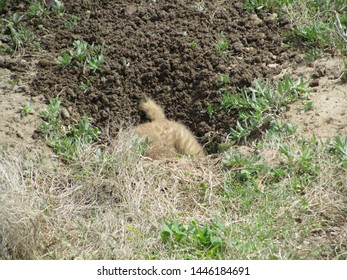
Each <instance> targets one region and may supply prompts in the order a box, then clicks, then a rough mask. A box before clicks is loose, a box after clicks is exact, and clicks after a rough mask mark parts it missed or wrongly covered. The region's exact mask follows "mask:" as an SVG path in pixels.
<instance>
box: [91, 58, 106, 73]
mask: <svg viewBox="0 0 347 280" xmlns="http://www.w3.org/2000/svg"><path fill="white" fill-rule="evenodd" d="M104 61H105V60H104V56H103V55H102V54H99V55H98V56H96V57H93V56H92V57H88V58H87V65H88V68H89V69H90V70H92V71H93V72H96V71H97V70H100V69H101V65H102V64H103V63H104Z"/></svg>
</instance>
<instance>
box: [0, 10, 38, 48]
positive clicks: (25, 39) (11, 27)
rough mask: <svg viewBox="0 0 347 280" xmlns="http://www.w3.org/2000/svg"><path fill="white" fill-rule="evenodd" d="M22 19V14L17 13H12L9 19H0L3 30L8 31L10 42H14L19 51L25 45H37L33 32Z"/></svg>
mask: <svg viewBox="0 0 347 280" xmlns="http://www.w3.org/2000/svg"><path fill="white" fill-rule="evenodd" d="M23 19H24V16H23V15H19V14H17V13H15V14H13V15H12V17H11V18H10V19H0V22H1V23H2V24H3V29H4V32H7V31H9V33H10V35H11V37H10V38H11V42H12V43H13V44H14V46H15V47H14V48H15V50H16V51H19V50H20V49H22V48H24V47H25V46H33V47H35V48H38V46H39V45H38V42H37V41H36V40H35V39H36V38H35V35H34V33H33V32H31V31H30V30H29V29H28V28H27V27H26V26H25V25H24V24H22V21H23Z"/></svg>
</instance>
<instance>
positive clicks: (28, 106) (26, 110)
mask: <svg viewBox="0 0 347 280" xmlns="http://www.w3.org/2000/svg"><path fill="white" fill-rule="evenodd" d="M19 110H20V114H21V116H22V117H26V116H28V115H29V114H31V113H32V111H33V110H32V108H31V104H30V102H26V103H25V104H24V105H23V106H21V107H20V108H19Z"/></svg>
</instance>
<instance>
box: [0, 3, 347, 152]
mask: <svg viewBox="0 0 347 280" xmlns="http://www.w3.org/2000/svg"><path fill="white" fill-rule="evenodd" d="M230 2H231V3H227V2H225V1H223V3H224V4H221V3H222V2H221V3H220V4H207V3H206V5H205V6H204V11H201V10H199V9H198V7H196V6H194V5H193V2H192V3H191V4H190V5H187V3H185V2H184V1H176V2H174V3H170V4H168V3H165V2H160V1H159V2H157V3H154V2H153V1H148V2H146V1H139V2H138V3H132V4H126V3H124V2H117V1H112V2H110V3H104V2H92V3H91V2H86V1H75V2H74V3H66V10H67V11H68V13H69V14H70V15H71V16H73V15H75V16H78V23H77V26H76V27H75V28H73V29H71V30H70V29H68V28H66V27H65V26H64V20H63V19H61V18H54V16H53V19H52V18H51V17H49V18H47V17H41V18H38V19H36V18H34V19H33V20H32V21H33V24H35V25H39V26H43V28H41V29H39V30H37V31H36V32H37V33H38V40H39V41H40V45H41V48H42V51H41V52H40V53H39V54H38V53H35V55H30V54H27V55H26V56H25V57H24V58H23V57H20V58H18V59H16V58H15V57H6V56H5V57H3V58H2V60H1V69H2V70H1V71H2V72H3V76H4V77H5V78H4V79H2V83H3V85H2V88H3V90H2V93H1V94H2V99H4V101H3V102H2V106H3V108H4V109H2V110H3V111H5V112H7V113H6V114H5V118H3V119H2V120H1V122H2V123H1V126H2V127H4V128H5V129H4V130H3V132H2V133H3V134H5V135H2V139H3V141H4V143H8V142H11V141H13V139H14V140H16V138H18V140H19V139H21V140H22V141H21V142H23V138H25V140H26V141H24V142H28V144H29V143H33V142H35V141H33V140H32V137H31V136H32V135H35V134H34V133H33V132H34V131H35V129H36V128H37V122H35V121H33V120H34V117H30V118H22V119H20V116H19V115H18V114H17V109H18V107H20V105H23V104H25V102H26V101H29V102H30V103H31V104H33V106H34V111H35V112H36V113H39V111H40V110H39V108H40V107H41V105H38V107H37V108H35V104H36V102H37V101H39V102H42V101H44V102H47V101H48V100H49V99H50V98H53V97H55V96H59V98H60V99H61V100H62V104H63V106H65V107H66V108H67V109H68V110H69V111H70V115H71V116H72V118H73V119H78V118H79V116H80V115H81V114H83V113H87V114H88V115H89V116H91V117H92V119H93V122H94V124H95V125H97V126H98V127H99V128H100V130H101V132H102V134H103V136H111V137H114V136H115V134H116V133H117V131H118V130H119V127H120V124H121V125H123V126H126V125H128V124H134V125H136V124H138V123H139V122H143V121H144V115H143V114H141V112H139V109H138V104H139V101H140V100H141V99H143V98H144V97H146V96H149V97H151V98H153V99H154V100H156V101H157V102H158V103H160V104H161V105H162V106H163V107H164V108H165V112H166V114H167V116H168V117H169V118H171V119H174V120H178V121H181V122H183V123H184V124H186V125H187V126H188V127H189V128H190V129H191V130H192V131H193V133H194V134H195V135H196V136H197V137H199V139H200V141H201V142H202V143H203V144H207V148H209V146H208V144H210V143H211V142H217V143H221V142H223V141H224V140H225V138H226V136H227V135H228V133H229V132H230V128H231V127H233V125H234V124H235V116H236V115H237V112H235V111H234V112H233V111H232V112H225V111H223V110H221V109H220V108H219V106H218V104H219V101H220V98H221V94H220V93H219V92H218V89H220V88H221V84H220V82H219V77H220V76H221V75H228V76H229V77H230V80H231V82H230V83H231V85H232V88H233V89H234V90H235V91H237V89H238V88H243V87H245V86H249V85H250V84H251V82H252V81H253V80H254V79H256V78H267V79H271V78H272V77H273V76H274V75H279V74H280V73H281V72H282V73H283V72H288V67H289V66H288V65H287V64H288V62H290V63H291V64H293V62H295V61H299V62H300V61H302V58H300V56H299V55H298V54H296V53H295V52H294V51H293V50H291V49H290V48H289V47H288V46H286V45H285V44H284V43H283V40H282V39H281V37H280V35H281V34H283V33H284V32H286V30H287V29H288V28H289V27H288V21H286V20H285V19H284V18H276V17H274V16H273V15H272V14H271V13H267V14H266V13H265V14H259V15H256V14H254V13H246V14H245V12H244V10H243V8H242V5H240V3H238V2H235V1H230ZM70 15H69V16H70ZM67 17H68V16H67ZM53 30H54V32H53ZM224 39H225V40H227V41H228V42H229V44H230V46H229V48H228V50H227V51H226V52H223V53H219V52H217V51H216V50H215V44H216V43H217V42H218V41H220V40H224ZM75 40H83V41H86V42H88V43H90V44H98V45H103V46H104V48H105V50H106V55H105V56H106V63H105V67H104V68H105V69H104V71H103V72H102V73H96V74H95V73H92V72H91V71H88V70H84V71H82V70H81V69H79V68H78V67H77V66H71V67H69V68H67V69H60V68H59V66H58V65H57V64H56V63H55V60H56V59H57V57H58V56H59V55H60V54H62V53H63V52H64V51H66V50H67V49H69V48H70V49H71V47H72V44H73V42H74V41H75ZM192 43H194V44H196V45H194V47H191V46H192V45H191V44H192ZM331 63H332V62H331V61H329V65H328V64H325V63H324V61H323V62H321V63H320V66H319V67H320V68H319V71H318V72H319V73H318V77H317V78H318V79H323V80H322V81H321V82H320V83H319V85H318V86H316V87H315V94H314V95H312V96H313V98H318V99H319V102H314V104H315V109H314V110H313V111H310V112H308V116H307V117H306V113H305V114H303V115H301V114H300V113H299V115H298V114H297V110H299V111H300V106H301V105H300V104H299V105H298V106H299V107H298V108H296V105H293V109H292V110H291V112H290V113H288V114H287V116H288V117H289V118H293V121H296V122H297V121H299V122H302V123H303V124H302V125H303V126H305V127H304V128H302V130H305V131H308V133H310V132H311V131H312V129H314V130H317V129H318V130H319V128H317V127H312V125H309V124H308V122H310V123H313V124H314V126H317V125H318V126H322V127H323V130H324V131H326V130H327V126H326V125H325V123H326V122H327V121H328V122H329V120H328V118H336V122H335V121H333V122H330V125H329V127H330V128H329V129H332V131H331V133H329V132H327V133H328V134H327V135H325V136H326V137H329V136H333V135H336V132H338V130H337V129H333V128H331V127H335V126H338V127H339V129H340V130H341V129H342V131H341V132H343V125H344V123H343V122H344V119H345V118H344V117H343V116H344V115H343V114H344V113H345V109H344V108H346V107H345V106H344V102H345V101H344V100H345V99H344V98H343V96H344V94H345V92H344V89H343V85H341V86H339V85H338V81H336V82H335V83H334V82H333V81H331V79H330V80H329V83H328V82H326V81H328V79H329V78H331V77H329V71H330V70H329V69H331V67H334V66H335V65H331ZM336 63H338V62H336ZM315 65H318V64H315ZM283 67H285V69H282V68H283ZM286 67H287V68H286ZM291 67H293V66H292V65H291ZM294 67H295V66H294ZM315 67H318V66H314V65H311V70H312V71H311V72H312V74H316V75H317V71H316V73H314V69H315ZM329 67H330V68H329ZM300 69H304V70H302V72H305V75H306V77H307V78H308V80H312V79H316V78H314V77H312V75H311V76H310V75H307V73H309V72H310V67H306V68H300ZM305 69H308V70H307V71H306V70H305ZM326 69H327V70H326ZM291 72H293V71H291ZM330 72H331V71H330ZM280 75H281V74H280ZM330 76H331V75H330ZM334 79H336V77H335V76H334ZM88 80H90V81H91V82H92V87H91V89H90V90H88V91H86V92H84V90H83V89H81V83H82V82H85V81H88ZM11 81H12V82H11ZM16 84H18V85H16ZM333 87H334V88H335V89H334V90H336V91H337V94H334V92H333V90H332V88H333ZM23 90H24V92H23ZM330 95H331V96H332V97H331V98H329V96H330ZM8 96H11V98H10V99H9V98H8ZM339 96H340V97H339ZM339 98H340V100H341V101H342V102H337V99H339ZM331 102H333V103H334V104H335V105H334V106H338V107H339V109H336V108H335V107H334V114H333V115H331V114H330V112H329V110H330V109H329V108H330V106H326V105H327V104H330V103H331ZM211 105H212V106H213V108H214V113H213V114H211V115H210V114H209V113H208V110H207V108H208V106H211ZM320 106H323V107H324V108H325V109H324V113H323V112H322V111H321V110H320ZM35 109H37V110H35ZM327 110H328V111H327ZM310 115H313V117H310ZM36 116H37V114H36ZM36 119H37V118H36ZM320 119H321V120H320ZM335 123H336V124H335ZM30 126H32V128H30ZM28 130H29V131H28ZM21 146H22V145H21Z"/></svg>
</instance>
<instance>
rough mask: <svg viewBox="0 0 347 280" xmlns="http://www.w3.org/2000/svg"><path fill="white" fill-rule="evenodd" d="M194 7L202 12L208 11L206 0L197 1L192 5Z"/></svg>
mask: <svg viewBox="0 0 347 280" xmlns="http://www.w3.org/2000/svg"><path fill="white" fill-rule="evenodd" d="M192 8H193V9H194V10H196V11H198V12H200V13H206V12H207V8H206V7H205V3H204V1H200V2H197V1H195V2H194V3H193V5H192Z"/></svg>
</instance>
